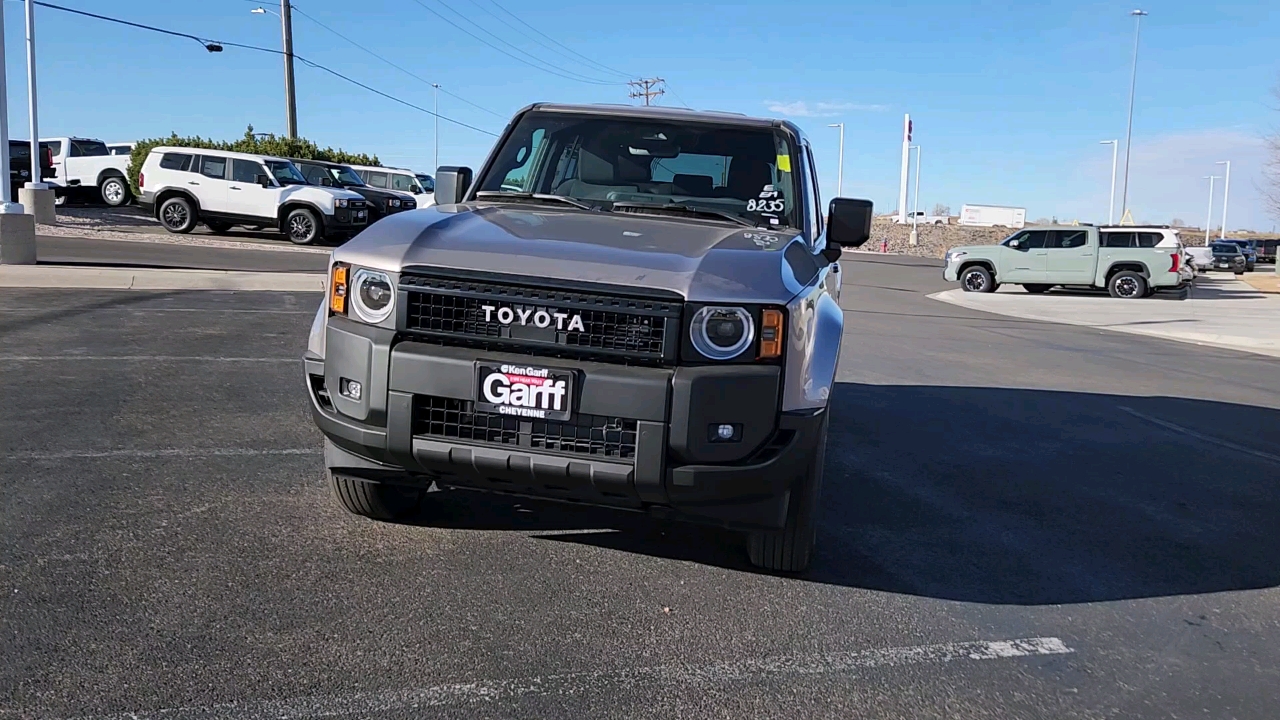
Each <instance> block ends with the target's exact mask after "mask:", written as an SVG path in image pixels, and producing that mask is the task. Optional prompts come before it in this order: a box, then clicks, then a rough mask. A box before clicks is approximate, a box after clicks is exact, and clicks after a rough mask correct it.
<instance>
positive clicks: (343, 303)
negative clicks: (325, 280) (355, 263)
mask: <svg viewBox="0 0 1280 720" xmlns="http://www.w3.org/2000/svg"><path fill="white" fill-rule="evenodd" d="M329 312H332V313H335V314H337V315H346V314H347V266H346V265H343V264H342V263H335V264H334V266H333V274H332V276H331V277H330V279H329Z"/></svg>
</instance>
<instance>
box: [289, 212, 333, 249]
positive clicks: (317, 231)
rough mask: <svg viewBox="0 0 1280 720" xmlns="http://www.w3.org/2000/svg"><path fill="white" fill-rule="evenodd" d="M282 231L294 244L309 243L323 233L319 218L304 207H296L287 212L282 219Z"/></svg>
mask: <svg viewBox="0 0 1280 720" xmlns="http://www.w3.org/2000/svg"><path fill="white" fill-rule="evenodd" d="M284 232H285V235H287V236H288V238H289V241H290V242H292V243H293V244H295V245H310V244H311V243H313V242H315V241H317V240H319V239H320V238H321V236H322V235H323V234H324V232H323V226H322V225H321V224H320V218H319V217H318V216H317V215H316V214H315V213H314V212H312V211H310V210H307V209H306V208H298V209H297V210H293V211H291V212H290V213H289V216H288V217H286V218H285V221H284Z"/></svg>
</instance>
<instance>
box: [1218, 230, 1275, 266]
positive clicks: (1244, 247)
mask: <svg viewBox="0 0 1280 720" xmlns="http://www.w3.org/2000/svg"><path fill="white" fill-rule="evenodd" d="M1217 242H1222V243H1231V244H1232V245H1238V246H1239V247H1240V252H1241V253H1243V254H1244V269H1245V272H1253V268H1254V266H1255V265H1257V264H1258V247H1257V244H1256V241H1254V240H1240V239H1232V238H1226V239H1225V240H1218V241H1217ZM1274 260H1275V258H1274V256H1273V257H1272V261H1273V262H1274Z"/></svg>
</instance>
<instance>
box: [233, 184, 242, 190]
mask: <svg viewBox="0 0 1280 720" xmlns="http://www.w3.org/2000/svg"><path fill="white" fill-rule="evenodd" d="M231 189H232V190H239V189H240V188H238V187H236V186H235V185H232V186H231Z"/></svg>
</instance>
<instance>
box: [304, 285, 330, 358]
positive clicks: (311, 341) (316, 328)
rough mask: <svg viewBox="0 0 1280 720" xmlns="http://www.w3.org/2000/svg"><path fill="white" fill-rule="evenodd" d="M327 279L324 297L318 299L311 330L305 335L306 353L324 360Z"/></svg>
mask: <svg viewBox="0 0 1280 720" xmlns="http://www.w3.org/2000/svg"><path fill="white" fill-rule="evenodd" d="M328 310H329V279H328V276H326V277H325V289H324V297H323V298H321V299H320V307H318V308H316V316H315V318H313V319H312V320H311V332H310V334H309V335H308V336H307V354H308V355H309V356H312V357H314V358H316V359H319V360H324V330H325V324H326V321H327V320H328V319H329V313H328Z"/></svg>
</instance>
